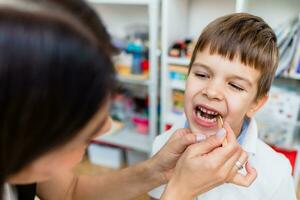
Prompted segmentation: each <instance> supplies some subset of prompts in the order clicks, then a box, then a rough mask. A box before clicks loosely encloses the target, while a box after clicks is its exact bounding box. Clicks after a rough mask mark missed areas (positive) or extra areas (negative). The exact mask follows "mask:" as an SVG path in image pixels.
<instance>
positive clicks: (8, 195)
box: [2, 184, 18, 200]
mask: <svg viewBox="0 0 300 200" xmlns="http://www.w3.org/2000/svg"><path fill="white" fill-rule="evenodd" d="M17 196H18V195H17V192H16V190H15V188H13V187H12V186H10V185H9V184H4V188H3V194H2V199H3V200H17V199H18V197H17Z"/></svg>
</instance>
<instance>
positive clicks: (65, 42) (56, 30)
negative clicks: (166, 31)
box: [0, 1, 115, 199]
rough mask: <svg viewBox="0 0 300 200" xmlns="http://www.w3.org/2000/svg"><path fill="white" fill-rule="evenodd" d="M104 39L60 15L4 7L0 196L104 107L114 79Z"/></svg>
mask: <svg viewBox="0 0 300 200" xmlns="http://www.w3.org/2000/svg"><path fill="white" fill-rule="evenodd" d="M78 2H79V1H78ZM80 2H81V1H80ZM85 6H87V5H85ZM87 7H88V6H87ZM94 17H96V18H97V16H94ZM97 20H98V21H97V23H98V24H99V25H101V26H102V28H104V27H103V25H102V23H101V21H100V19H99V18H97ZM95 25H96V24H95ZM100 29H101V27H100ZM100 29H99V32H101V30H100ZM101 33H102V34H103V36H102V37H98V36H99V33H95V31H94V30H93V29H92V28H91V27H89V26H88V25H85V24H84V23H83V22H82V21H80V20H79V19H78V18H76V17H75V16H71V15H69V14H65V13H64V12H63V11H61V12H55V13H53V14H51V12H47V11H46V10H44V9H41V10H40V11H36V10H33V11H29V10H26V9H25V10H22V9H19V8H14V7H12V6H0V189H2V186H3V183H4V182H5V180H6V179H7V178H8V177H9V176H11V175H13V174H14V173H16V172H18V171H19V170H21V169H22V168H23V167H25V166H26V165H27V164H29V163H30V162H31V161H33V160H34V159H36V158H38V157H39V156H41V155H43V154H44V153H46V152H48V151H50V150H52V149H53V148H54V147H58V146H61V145H63V144H65V143H67V142H68V141H70V140H71V139H72V138H74V137H75V136H76V135H77V134H78V132H79V131H80V129H82V128H83V127H84V126H85V125H86V124H87V122H89V121H90V119H91V118H92V117H93V116H94V115H95V113H96V112H97V111H98V110H99V109H100V108H102V107H103V106H104V105H105V103H106V101H107V100H108V98H109V96H110V94H111V92H112V90H113V89H114V83H115V74H114V68H113V64H112V62H111V59H110V56H111V52H112V51H111V50H112V49H113V47H112V46H111V44H110V40H109V36H108V35H107V33H106V31H103V32H101ZM99 45H100V46H99ZM105 47H107V48H105ZM108 47H109V48H111V50H109V48H108ZM1 196H2V192H1V193H0V199H1Z"/></svg>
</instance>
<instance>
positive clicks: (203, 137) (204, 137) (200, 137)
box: [196, 133, 206, 142]
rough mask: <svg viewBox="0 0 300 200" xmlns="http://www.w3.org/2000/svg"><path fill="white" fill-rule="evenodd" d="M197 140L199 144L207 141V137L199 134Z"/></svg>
mask: <svg viewBox="0 0 300 200" xmlns="http://www.w3.org/2000/svg"><path fill="white" fill-rule="evenodd" d="M196 140H197V142H201V141H203V140H206V136H205V135H203V134H201V133H198V134H197V135H196Z"/></svg>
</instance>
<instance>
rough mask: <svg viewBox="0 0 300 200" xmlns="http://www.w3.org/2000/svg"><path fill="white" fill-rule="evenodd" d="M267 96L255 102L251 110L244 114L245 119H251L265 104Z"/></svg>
mask: <svg viewBox="0 0 300 200" xmlns="http://www.w3.org/2000/svg"><path fill="white" fill-rule="evenodd" d="M268 98H269V95H268V94H266V95H264V96H263V97H260V98H259V99H257V100H255V101H254V102H253V104H252V106H251V108H250V109H249V110H248V112H247V113H246V115H247V117H249V118H251V117H253V116H254V114H255V113H256V112H257V111H258V110H259V109H260V108H261V107H262V106H263V105H264V104H265V103H266V102H267V100H268Z"/></svg>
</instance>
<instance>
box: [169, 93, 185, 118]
mask: <svg viewBox="0 0 300 200" xmlns="http://www.w3.org/2000/svg"><path fill="white" fill-rule="evenodd" d="M172 97H173V98H172V99H173V108H172V110H173V112H174V113H176V114H182V113H183V110H184V92H183V91H181V90H173V94H172Z"/></svg>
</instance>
